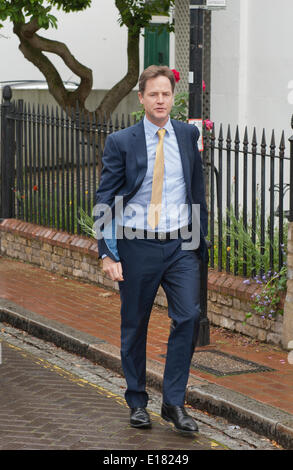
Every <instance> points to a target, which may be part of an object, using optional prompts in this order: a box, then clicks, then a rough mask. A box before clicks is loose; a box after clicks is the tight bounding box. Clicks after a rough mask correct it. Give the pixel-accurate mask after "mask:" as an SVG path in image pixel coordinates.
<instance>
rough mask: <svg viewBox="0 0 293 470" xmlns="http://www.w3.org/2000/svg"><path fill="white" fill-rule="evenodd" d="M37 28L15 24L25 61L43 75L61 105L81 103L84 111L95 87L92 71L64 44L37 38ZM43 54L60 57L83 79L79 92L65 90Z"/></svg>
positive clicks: (31, 25)
mask: <svg viewBox="0 0 293 470" xmlns="http://www.w3.org/2000/svg"><path fill="white" fill-rule="evenodd" d="M38 29H39V26H37V24H36V20H32V21H31V22H30V23H27V24H14V29H13V31H14V33H15V34H16V35H17V36H18V38H19V40H20V46H19V49H20V50H21V52H22V53H23V55H24V56H25V58H26V59H28V60H29V61H30V62H32V63H33V64H34V65H35V66H36V67H37V68H38V69H39V70H40V71H41V72H42V73H43V75H44V76H45V78H46V80H47V82H48V87H49V91H50V93H51V94H52V95H53V96H54V98H55V99H56V101H57V103H59V104H60V106H62V107H63V108H66V107H72V106H75V105H76V102H78V103H79V106H80V108H82V109H84V103H85V100H86V98H87V97H88V95H89V93H90V91H91V89H92V84H93V77H92V71H91V69H89V68H88V67H86V66H84V65H83V64H81V63H80V62H78V61H77V60H76V59H75V57H74V56H73V55H72V54H71V52H70V51H69V49H68V47H67V46H66V45H65V44H63V43H62V42H59V41H52V40H50V39H46V38H43V37H41V36H39V35H37V34H36V31H37V30H38ZM43 52H50V53H53V54H56V55H58V56H59V57H60V58H61V59H62V60H63V62H64V63H65V64H66V65H67V66H68V67H69V69H70V70H71V71H72V72H73V73H75V74H76V75H78V76H79V77H80V84H79V86H78V88H77V89H76V90H74V91H68V90H66V88H65V87H64V84H63V81H62V79H61V77H60V74H59V73H58V71H57V69H56V67H55V66H54V65H53V64H52V62H51V61H50V60H49V59H48V57H47V56H46V55H45V54H43Z"/></svg>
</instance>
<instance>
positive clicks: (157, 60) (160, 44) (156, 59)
mask: <svg viewBox="0 0 293 470" xmlns="http://www.w3.org/2000/svg"><path fill="white" fill-rule="evenodd" d="M151 26H152V28H145V30H144V32H145V36H144V68H146V67H148V66H149V65H168V66H169V32H168V31H166V30H165V29H163V30H162V31H161V32H160V34H159V27H160V24H158V23H152V24H151Z"/></svg>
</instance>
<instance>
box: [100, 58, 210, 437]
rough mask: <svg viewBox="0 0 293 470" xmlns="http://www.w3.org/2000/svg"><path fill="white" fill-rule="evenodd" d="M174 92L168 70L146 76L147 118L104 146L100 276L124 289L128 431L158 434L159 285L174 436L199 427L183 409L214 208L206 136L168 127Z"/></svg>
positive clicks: (167, 405)
mask: <svg viewBox="0 0 293 470" xmlns="http://www.w3.org/2000/svg"><path fill="white" fill-rule="evenodd" d="M174 89H175V78H174V74H173V72H172V71H171V70H170V69H169V68H168V67H165V66H163V67H162V66H150V67H148V68H147V69H146V70H145V71H144V72H143V73H142V75H141V76H140V79H139V93H138V96H139V100H140V102H141V104H142V105H143V106H144V109H145V117H144V119H143V120H142V121H140V122H139V123H137V124H135V125H134V126H131V127H129V128H127V129H123V130H121V131H119V132H115V133H113V134H111V135H109V136H108V138H107V140H106V145H105V150H104V155H103V170H102V174H101V181H100V185H99V188H98V191H97V205H96V208H95V215H96V216H97V217H96V224H95V226H96V229H97V233H99V235H98V247H99V257H101V258H102V259H103V271H104V272H105V273H106V275H107V276H108V277H109V278H111V279H112V280H114V281H118V283H119V289H120V297H121V360H122V366H123V370H124V374H125V378H126V382H127V390H126V392H125V399H126V401H127V403H128V406H129V408H130V424H131V426H133V427H141V428H148V427H150V426H151V421H150V416H149V414H148V412H147V410H146V407H147V402H148V394H147V392H146V338H147V328H148V322H149V317H150V313H151V310H152V306H153V302H154V299H155V296H156V293H157V290H158V287H159V285H160V284H161V285H162V287H163V289H164V291H165V293H166V297H167V301H168V315H169V317H170V318H171V320H172V328H171V331H170V336H169V340H168V349H167V357H166V364H165V371H164V379H163V403H162V417H163V418H164V419H165V420H167V421H171V422H172V423H173V424H174V425H175V427H176V429H177V430H179V431H182V432H184V433H193V432H195V431H197V430H198V427H197V424H196V422H195V421H194V419H193V418H192V417H191V416H189V415H188V414H187V412H186V410H185V408H184V401H185V392H186V386H187V382H188V376H189V369H190V363H191V359H192V355H193V352H194V347H195V344H196V340H197V332H198V327H199V315H200V293H199V290H200V259H203V260H204V261H205V262H206V261H207V248H206V243H205V239H204V237H205V236H206V234H207V208H206V202H205V190H204V178H203V171H202V162H201V157H200V153H199V151H198V148H197V140H198V137H199V132H198V129H197V128H196V127H194V126H191V125H189V124H186V123H183V122H181V121H176V120H173V119H170V117H169V114H170V111H171V108H172V105H173V99H174ZM195 208H199V210H198V211H196V210H194V209H195ZM196 214H197V216H196ZM100 229H101V230H100Z"/></svg>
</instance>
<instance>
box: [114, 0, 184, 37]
mask: <svg viewBox="0 0 293 470" xmlns="http://www.w3.org/2000/svg"><path fill="white" fill-rule="evenodd" d="M174 4H175V0H149V1H145V0H115V5H116V7H117V8H118V10H119V13H120V17H119V20H118V21H119V24H120V26H123V25H125V26H127V27H128V28H129V31H130V32H131V33H132V34H137V33H139V32H140V30H141V29H142V28H145V27H146V26H148V24H149V23H150V21H151V19H152V16H153V15H161V14H166V15H167V16H168V15H169V9H170V7H171V6H173V5H174ZM164 27H165V28H167V29H168V30H169V31H173V29H174V28H173V25H169V23H166V25H164Z"/></svg>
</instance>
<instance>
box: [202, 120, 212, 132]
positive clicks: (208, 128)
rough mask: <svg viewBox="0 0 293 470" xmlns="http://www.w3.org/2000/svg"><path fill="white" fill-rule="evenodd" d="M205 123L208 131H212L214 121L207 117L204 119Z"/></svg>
mask: <svg viewBox="0 0 293 470" xmlns="http://www.w3.org/2000/svg"><path fill="white" fill-rule="evenodd" d="M204 125H205V126H206V128H207V130H208V131H211V130H212V128H213V127H214V123H213V122H212V121H210V120H209V119H206V120H205V121H204Z"/></svg>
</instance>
